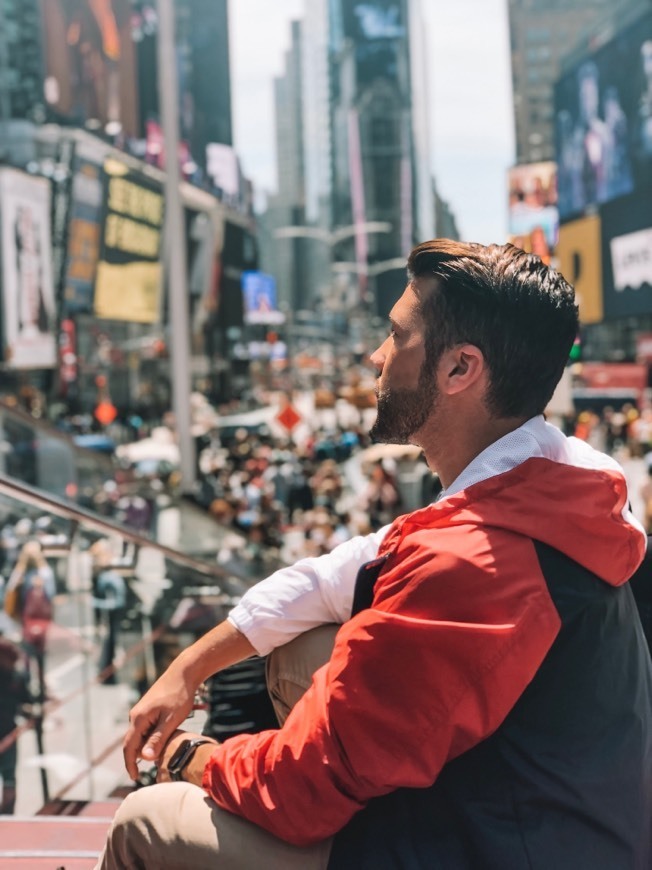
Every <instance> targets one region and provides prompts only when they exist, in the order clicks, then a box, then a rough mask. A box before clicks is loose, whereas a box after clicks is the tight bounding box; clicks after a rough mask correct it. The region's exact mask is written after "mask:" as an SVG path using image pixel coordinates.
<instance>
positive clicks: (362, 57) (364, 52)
mask: <svg viewBox="0 0 652 870" xmlns="http://www.w3.org/2000/svg"><path fill="white" fill-rule="evenodd" d="M340 3H341V7H342V8H341V13H342V22H343V29H344V35H345V37H347V38H349V39H351V40H352V41H353V45H354V51H355V62H356V73H357V76H356V78H357V83H358V84H359V85H364V84H369V83H370V82H372V81H374V79H376V78H378V77H384V78H390V79H394V80H397V79H398V78H399V75H400V74H401V71H402V65H401V63H400V51H401V46H402V45H404V43H405V41H406V39H407V27H406V21H405V8H404V7H405V3H403V2H401V0H366V2H358V3H350V2H344V0H340Z"/></svg>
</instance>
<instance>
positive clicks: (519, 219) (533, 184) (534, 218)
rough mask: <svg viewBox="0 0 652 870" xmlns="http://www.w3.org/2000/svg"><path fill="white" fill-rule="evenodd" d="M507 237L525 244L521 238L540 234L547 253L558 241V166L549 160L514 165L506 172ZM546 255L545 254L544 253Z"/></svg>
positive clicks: (519, 243)
mask: <svg viewBox="0 0 652 870" xmlns="http://www.w3.org/2000/svg"><path fill="white" fill-rule="evenodd" d="M508 184H509V234H510V241H511V242H512V244H515V245H517V247H520V248H525V245H524V244H522V243H521V242H522V240H524V239H526V238H528V237H529V238H530V239H531V237H532V235H533V234H534V236H535V238H536V236H537V235H541V236H542V237H543V238H542V248H544V249H545V250H544V251H543V252H540V251H537V250H535V251H533V252H534V253H538V254H539V256H543V253H545V255H547V256H548V261H549V255H550V251H551V249H554V247H555V245H556V244H557V234H558V232H559V213H558V211H557V167H556V164H555V163H553V162H552V161H547V162H544V163H528V164H523V165H521V166H513V167H512V168H511V169H510V170H509V172H508ZM535 244H536V243H535ZM544 259H545V257H544Z"/></svg>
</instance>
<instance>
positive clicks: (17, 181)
mask: <svg viewBox="0 0 652 870" xmlns="http://www.w3.org/2000/svg"><path fill="white" fill-rule="evenodd" d="M0 230H1V234H2V235H1V239H2V243H1V248H0V249H1V251H2V272H1V273H0V274H1V284H0V288H1V290H2V321H3V357H4V362H5V364H6V365H7V366H9V367H11V368H17V369H38V368H53V367H54V366H55V365H56V362H57V341H56V309H55V301H54V290H53V284H52V252H51V232H50V184H49V182H48V181H46V180H45V179H43V178H34V177H33V176H31V175H27V173H25V172H20V171H19V170H16V169H0Z"/></svg>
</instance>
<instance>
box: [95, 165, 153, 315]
mask: <svg viewBox="0 0 652 870" xmlns="http://www.w3.org/2000/svg"><path fill="white" fill-rule="evenodd" d="M104 174H105V191H106V192H105V213H104V222H103V227H102V241H101V254H100V262H99V264H98V267H97V275H96V278H95V300H94V307H95V314H96V315H97V317H101V318H105V319H107V320H123V321H130V322H134V323H157V322H158V321H159V320H160V316H161V291H162V277H163V267H162V264H161V262H160V256H161V239H162V235H163V207H164V199H163V192H162V189H161V185H160V184H159V183H158V182H157V181H155V180H154V179H152V178H149V177H148V176H147V175H145V174H144V173H143V172H138V171H137V170H133V169H130V168H129V167H128V166H126V165H125V164H124V163H121V162H120V161H117V160H107V161H106V162H105V164H104Z"/></svg>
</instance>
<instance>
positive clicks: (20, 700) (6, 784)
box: [0, 636, 33, 815]
mask: <svg viewBox="0 0 652 870" xmlns="http://www.w3.org/2000/svg"><path fill="white" fill-rule="evenodd" d="M22 658H23V657H22V655H21V651H20V648H19V647H18V645H17V644H15V643H13V642H12V641H10V640H9V639H8V638H6V637H1V636H0V698H2V704H0V777H2V798H1V799H0V815H12V814H13V812H14V808H15V805H16V766H17V763H18V744H17V740H16V735H15V734H14V733H13V732H14V731H15V729H16V717H17V716H18V715H19V714H20V713H25V712H27V711H26V709H25V708H26V705H28V704H30V703H31V702H32V700H33V699H32V695H31V693H30V691H29V685H28V681H29V676H28V672H27V671H26V670H25V668H24V667H21V666H20V663H21V659H22Z"/></svg>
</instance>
